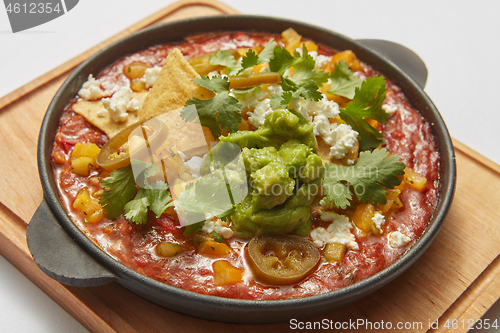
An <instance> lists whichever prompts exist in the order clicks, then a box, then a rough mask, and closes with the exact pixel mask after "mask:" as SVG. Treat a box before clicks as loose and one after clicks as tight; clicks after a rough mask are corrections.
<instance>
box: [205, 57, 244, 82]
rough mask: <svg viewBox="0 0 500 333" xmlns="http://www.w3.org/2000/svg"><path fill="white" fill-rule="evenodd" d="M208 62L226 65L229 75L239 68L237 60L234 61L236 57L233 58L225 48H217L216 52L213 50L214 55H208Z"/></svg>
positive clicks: (215, 64) (214, 64)
mask: <svg viewBox="0 0 500 333" xmlns="http://www.w3.org/2000/svg"><path fill="white" fill-rule="evenodd" d="M209 62H210V65H213V66H225V67H227V69H229V75H235V74H236V73H238V71H239V69H240V65H238V62H237V61H236V59H234V56H233V55H232V54H231V53H230V52H229V51H226V50H217V52H215V55H213V56H211V57H210V60H209ZM207 89H208V88H207ZM212 91H213V90H212Z"/></svg>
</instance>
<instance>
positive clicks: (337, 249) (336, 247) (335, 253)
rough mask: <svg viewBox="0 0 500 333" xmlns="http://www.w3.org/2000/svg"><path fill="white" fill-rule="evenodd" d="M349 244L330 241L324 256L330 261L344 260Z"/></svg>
mask: <svg viewBox="0 0 500 333" xmlns="http://www.w3.org/2000/svg"><path fill="white" fill-rule="evenodd" d="M346 250H347V246H345V245H343V244H340V243H328V244H326V247H325V250H324V251H323V257H325V259H326V260H328V261H337V262H339V261H342V258H344V255H345V252H346Z"/></svg>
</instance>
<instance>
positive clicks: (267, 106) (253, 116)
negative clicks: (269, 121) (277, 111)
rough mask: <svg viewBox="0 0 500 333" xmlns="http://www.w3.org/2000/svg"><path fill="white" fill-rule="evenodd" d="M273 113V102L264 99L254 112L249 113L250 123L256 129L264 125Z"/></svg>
mask: <svg viewBox="0 0 500 333" xmlns="http://www.w3.org/2000/svg"><path fill="white" fill-rule="evenodd" d="M271 113H273V109H272V108H271V100H270V99H269V98H266V99H263V100H262V101H260V102H258V103H257V105H255V109H254V110H253V111H250V112H248V121H249V122H250V124H252V125H253V126H255V127H257V128H258V127H260V126H262V125H264V121H265V120H266V117H267V116H268V115H269V114H271Z"/></svg>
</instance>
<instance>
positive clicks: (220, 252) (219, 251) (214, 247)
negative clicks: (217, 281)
mask: <svg viewBox="0 0 500 333" xmlns="http://www.w3.org/2000/svg"><path fill="white" fill-rule="evenodd" d="M229 252H231V250H230V248H229V246H227V244H226V243H218V242H215V241H206V242H203V243H201V244H200V246H199V247H198V253H199V254H203V255H206V256H214V257H223V256H227V255H228V254H229Z"/></svg>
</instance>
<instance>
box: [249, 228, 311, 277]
mask: <svg viewBox="0 0 500 333" xmlns="http://www.w3.org/2000/svg"><path fill="white" fill-rule="evenodd" d="M248 255H249V258H250V260H249V261H250V264H251V267H252V270H253V272H254V274H255V276H256V277H257V278H258V279H259V280H261V281H262V282H264V283H269V284H274V285H284V284H294V283H297V282H300V281H301V280H303V279H304V278H306V277H307V275H308V274H309V273H311V271H312V270H313V269H314V268H315V267H316V265H317V263H318V262H319V259H320V253H319V251H318V249H317V248H316V246H315V245H314V243H313V242H311V241H310V240H308V239H307V238H303V237H297V236H290V235H260V236H257V237H255V238H253V239H252V240H251V241H250V242H249V243H248Z"/></svg>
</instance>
